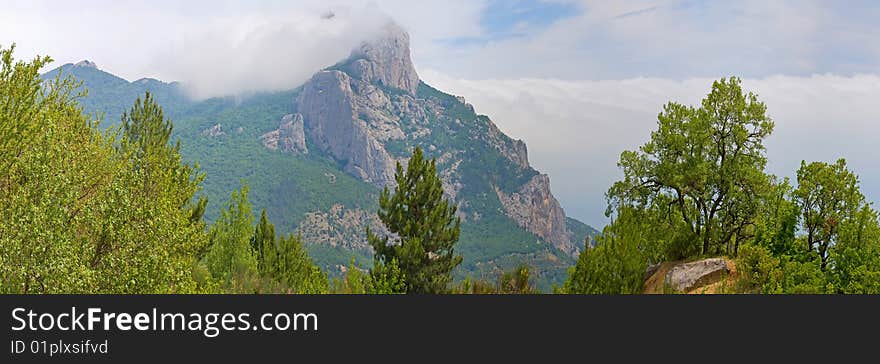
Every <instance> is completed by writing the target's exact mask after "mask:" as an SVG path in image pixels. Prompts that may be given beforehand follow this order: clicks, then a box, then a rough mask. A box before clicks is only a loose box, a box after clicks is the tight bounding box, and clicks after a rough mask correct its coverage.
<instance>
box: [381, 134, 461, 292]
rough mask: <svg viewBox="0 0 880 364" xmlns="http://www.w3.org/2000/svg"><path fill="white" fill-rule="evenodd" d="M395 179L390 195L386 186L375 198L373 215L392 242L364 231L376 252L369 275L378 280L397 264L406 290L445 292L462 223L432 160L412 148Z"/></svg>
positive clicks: (457, 261) (456, 261) (455, 261)
mask: <svg viewBox="0 0 880 364" xmlns="http://www.w3.org/2000/svg"><path fill="white" fill-rule="evenodd" d="M394 178H395V182H397V187H396V188H395V190H394V193H393V194H392V193H391V192H390V191H389V189H388V187H385V189H384V190H383V191H382V193H381V194H380V196H379V211H378V215H379V219H380V220H381V221H382V223H384V224H385V226H386V227H387V228H388V231H390V232H391V234H392V236H393V237H394V240H395V242H391V241H389V236H384V237H380V236H379V235H377V234H375V233H373V232H372V231H371V230H370V229H369V228H367V239H368V240H369V243H370V245H371V246H372V247H373V250H374V251H375V255H374V264H373V265H374V268H373V272H372V274H373V276H374V278H376V279H378V278H381V277H377V275H381V274H385V273H386V272H388V271H387V270H386V269H385V268H386V267H388V268H391V269H393V267H394V264H392V262H396V264H397V266H398V267H399V269H400V271H401V273H402V276H403V277H404V279H405V282H406V292H408V293H443V292H446V290H447V289H448V285H449V283H450V282H451V281H452V275H451V273H452V270H453V269H454V268H455V267H456V266H458V265H459V264H460V263H461V261H462V258H461V256H459V255H455V252H454V245H455V243H456V242H457V241H458V237H459V233H460V225H461V221H460V219H459V218H458V217H456V216H455V211H456V206H455V205H454V204H452V203H450V202H449V201H448V200H446V199H444V198H443V185H442V181H441V180H440V177H439V176H438V175H437V166H436V161H435V160H433V159H432V160H427V159H425V158H424V156H423V154H422V150H421V148H419V147H416V148H415V150H414V151H413V154H412V157H411V158H410V160H409V164H408V165H407V168H406V170H404V169H403V166H402V165H401V164H400V162H398V163H397V170H396V173H395V175H394ZM398 240H399V241H398ZM380 273H381V274H380Z"/></svg>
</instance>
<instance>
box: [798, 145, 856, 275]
mask: <svg viewBox="0 0 880 364" xmlns="http://www.w3.org/2000/svg"><path fill="white" fill-rule="evenodd" d="M797 176H798V188H797V189H796V190H795V191H794V198H795V201H796V203H797V205H798V207H800V210H801V213H802V214H803V229H804V230H805V231H806V234H807V236H806V243H807V251H810V252H816V254H818V255H819V259H820V260H821V268H822V270H825V269H826V267H827V265H828V258H829V248H830V247H831V246H833V245H834V244H835V243H836V242H837V240H838V237H839V235H840V227H841V225H842V223H843V222H844V221H845V220H849V219H852V218H854V217H855V215H856V213H857V212H858V211H859V210H861V208H862V206H864V204H865V196H864V195H862V193H861V192H860V191H859V187H858V183H859V180H858V177H857V176H856V175H855V174H854V173H852V172H851V171H849V170H848V169H847V168H846V160H844V159H838V160H837V162H835V163H834V164H828V163H824V162H813V163H810V164H807V163H806V162H801V168H800V169H798V172H797Z"/></svg>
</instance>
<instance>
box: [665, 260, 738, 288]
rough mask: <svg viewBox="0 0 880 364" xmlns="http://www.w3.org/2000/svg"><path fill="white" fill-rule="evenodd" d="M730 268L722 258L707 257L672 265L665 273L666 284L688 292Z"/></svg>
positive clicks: (713, 279)
mask: <svg viewBox="0 0 880 364" xmlns="http://www.w3.org/2000/svg"><path fill="white" fill-rule="evenodd" d="M729 271H730V269H729V268H728V267H727V262H726V261H725V260H724V258H709V259H703V260H698V261H695V262H689V263H681V264H677V265H675V266H673V267H672V268H670V269H669V272H667V273H666V284H667V285H669V286H670V287H672V288H673V289H675V290H676V291H678V292H688V291H691V290H692V289H694V288H699V287H702V286H704V285H706V284H707V283H709V282H712V281H715V280H717V279H718V278H720V277H721V276H722V275H724V274H726V273H728V272H729Z"/></svg>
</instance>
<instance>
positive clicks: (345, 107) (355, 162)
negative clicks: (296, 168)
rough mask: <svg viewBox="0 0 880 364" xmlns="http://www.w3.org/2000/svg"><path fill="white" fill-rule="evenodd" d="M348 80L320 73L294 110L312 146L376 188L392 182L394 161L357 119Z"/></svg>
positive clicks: (360, 120)
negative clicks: (299, 117) (298, 115)
mask: <svg viewBox="0 0 880 364" xmlns="http://www.w3.org/2000/svg"><path fill="white" fill-rule="evenodd" d="M351 81H352V80H351V77H349V76H348V75H347V74H345V73H343V72H340V71H322V72H319V73H317V74H316V75H315V76H313V77H312V79H311V80H309V82H307V83H306V84H305V86H304V87H303V91H302V93H301V94H300V97H299V100H298V101H297V104H298V106H297V109H298V110H299V111H300V113H301V114H302V115H303V120H304V121H305V132H306V135H307V136H308V138H309V139H310V140H311V141H312V142H313V143H314V144H315V146H316V147H317V148H319V149H321V150H322V151H324V152H326V153H328V154H329V155H331V156H332V157H333V158H335V159H336V160H338V161H339V162H341V163H343V164H344V166H345V171H346V172H348V173H350V174H352V175H354V176H356V177H358V178H360V179H362V180H364V181H366V182H369V183H373V184H376V185H379V186H385V185H388V184H389V183H391V181H393V180H394V165H395V162H394V159H393V158H391V156H390V155H389V154H388V152H387V151H386V150H385V148H383V146H382V144H380V143H379V141H378V140H377V138H376V136H375V135H374V133H373V132H372V131H371V129H370V128H369V127H368V125H367V122H366V121H364V120H362V119H360V118H359V116H360V115H359V113H358V108H357V106H358V102H357V101H356V100H355V99H356V98H360V97H362V96H363V95H357V96H356V95H355V93H354V92H353V91H352V88H351V83H352V82H351Z"/></svg>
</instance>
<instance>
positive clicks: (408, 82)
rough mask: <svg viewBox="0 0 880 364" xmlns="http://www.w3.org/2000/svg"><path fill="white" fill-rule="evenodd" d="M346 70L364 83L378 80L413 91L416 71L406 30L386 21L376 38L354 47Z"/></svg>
mask: <svg viewBox="0 0 880 364" xmlns="http://www.w3.org/2000/svg"><path fill="white" fill-rule="evenodd" d="M345 70H346V72H347V73H348V74H350V75H351V76H352V77H354V78H357V79H360V80H362V81H364V82H366V83H372V84H380V85H383V86H388V87H393V88H397V89H401V90H405V91H407V92H408V93H409V94H410V95H415V94H416V90H417V88H418V87H419V75H418V74H417V73H416V69H415V67H413V64H412V59H411V57H410V51H409V34H407V33H406V31H404V30H403V29H401V28H400V27H399V26H398V25H397V24H394V23H388V24H387V25H386V26H385V27H384V28H383V31H382V34H381V35H380V36H379V37H378V38H377V39H375V40H373V41H370V42H365V43H363V44H361V46H360V47H359V48H358V49H355V50H354V51H353V52H352V54H351V57H349V62H348V63H347V65H346V66H345Z"/></svg>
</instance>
